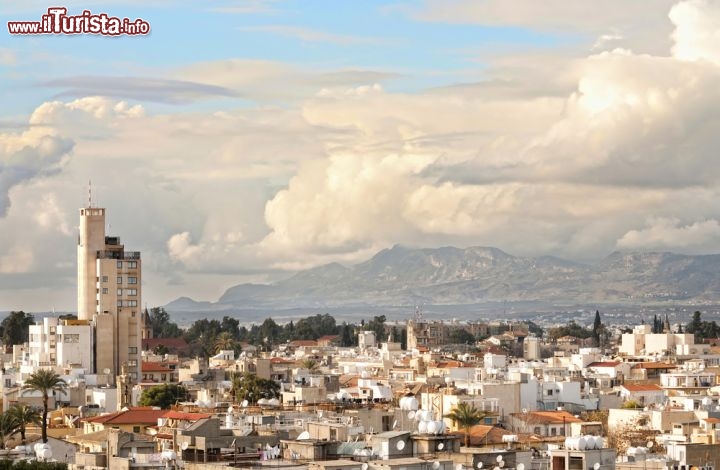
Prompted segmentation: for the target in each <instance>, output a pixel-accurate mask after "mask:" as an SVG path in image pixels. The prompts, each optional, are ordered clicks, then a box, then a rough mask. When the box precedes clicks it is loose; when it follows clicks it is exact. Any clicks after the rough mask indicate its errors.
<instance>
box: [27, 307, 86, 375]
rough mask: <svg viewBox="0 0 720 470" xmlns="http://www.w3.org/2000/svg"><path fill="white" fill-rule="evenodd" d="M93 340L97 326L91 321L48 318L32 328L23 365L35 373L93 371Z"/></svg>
mask: <svg viewBox="0 0 720 470" xmlns="http://www.w3.org/2000/svg"><path fill="white" fill-rule="evenodd" d="M93 338H94V332H93V327H92V325H91V324H90V322H89V321H87V320H60V319H59V318H53V317H47V318H44V319H43V320H42V322H38V323H37V324H35V325H30V327H29V336H28V349H27V352H26V354H25V356H24V357H23V361H22V362H23V365H24V366H28V367H29V368H30V370H31V371H33V370H35V369H37V368H39V367H64V368H68V369H83V370H85V371H87V372H91V371H92V370H93V367H94V363H93V362H94V361H93V359H94V358H93Z"/></svg>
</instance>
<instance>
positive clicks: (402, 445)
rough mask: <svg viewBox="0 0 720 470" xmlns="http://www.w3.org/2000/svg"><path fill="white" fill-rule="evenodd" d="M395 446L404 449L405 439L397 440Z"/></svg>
mask: <svg viewBox="0 0 720 470" xmlns="http://www.w3.org/2000/svg"><path fill="white" fill-rule="evenodd" d="M395 447H396V448H397V450H403V449H404V448H405V441H397V444H395Z"/></svg>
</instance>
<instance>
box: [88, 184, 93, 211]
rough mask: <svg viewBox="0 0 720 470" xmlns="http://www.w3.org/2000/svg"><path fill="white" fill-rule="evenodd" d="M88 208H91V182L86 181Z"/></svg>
mask: <svg viewBox="0 0 720 470" xmlns="http://www.w3.org/2000/svg"><path fill="white" fill-rule="evenodd" d="M88 207H92V180H88Z"/></svg>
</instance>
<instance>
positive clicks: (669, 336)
mask: <svg viewBox="0 0 720 470" xmlns="http://www.w3.org/2000/svg"><path fill="white" fill-rule="evenodd" d="M709 349H710V346H709V345H705V344H695V335H693V334H692V333H652V328H651V326H650V325H637V326H635V327H634V328H633V332H632V333H625V334H623V335H622V344H621V345H620V350H619V351H620V354H625V355H627V356H654V355H666V354H677V355H680V356H683V355H699V354H707V353H708V351H709Z"/></svg>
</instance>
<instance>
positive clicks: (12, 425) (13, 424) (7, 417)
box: [0, 411, 19, 449]
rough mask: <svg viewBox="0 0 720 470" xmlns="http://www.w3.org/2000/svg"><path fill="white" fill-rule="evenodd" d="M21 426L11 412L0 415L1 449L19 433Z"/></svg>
mask: <svg viewBox="0 0 720 470" xmlns="http://www.w3.org/2000/svg"><path fill="white" fill-rule="evenodd" d="M18 428H19V424H18V422H17V420H16V419H15V416H13V415H12V414H11V413H10V411H5V412H3V413H0V449H4V448H5V446H6V444H7V441H8V440H9V439H10V438H11V437H12V436H13V434H15V433H17V432H18Z"/></svg>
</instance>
